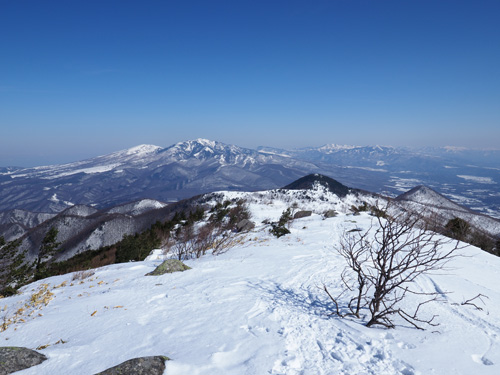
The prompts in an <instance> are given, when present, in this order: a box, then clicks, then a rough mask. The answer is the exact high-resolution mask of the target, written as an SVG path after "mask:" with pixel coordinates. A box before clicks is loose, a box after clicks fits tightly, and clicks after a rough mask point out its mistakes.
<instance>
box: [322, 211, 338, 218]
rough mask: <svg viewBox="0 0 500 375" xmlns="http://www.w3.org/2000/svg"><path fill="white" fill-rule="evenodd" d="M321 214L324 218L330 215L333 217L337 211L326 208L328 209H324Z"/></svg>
mask: <svg viewBox="0 0 500 375" xmlns="http://www.w3.org/2000/svg"><path fill="white" fill-rule="evenodd" d="M323 216H324V217H325V219H328V218H330V217H335V216H337V211H335V210H328V211H326V212H325V213H324V215H323Z"/></svg>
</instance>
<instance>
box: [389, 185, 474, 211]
mask: <svg viewBox="0 0 500 375" xmlns="http://www.w3.org/2000/svg"><path fill="white" fill-rule="evenodd" d="M396 200H398V201H411V202H415V203H419V204H423V205H427V206H433V207H442V208H447V209H453V210H458V211H467V210H466V209H465V208H464V207H462V206H460V205H458V204H456V203H454V202H452V201H450V200H449V199H448V198H446V197H445V196H443V195H441V194H439V193H438V192H437V191H434V190H432V189H431V188H429V187H427V186H424V185H419V186H416V187H414V188H413V189H411V190H409V191H407V192H406V193H403V194H401V195H400V196H398V197H397V198H396Z"/></svg>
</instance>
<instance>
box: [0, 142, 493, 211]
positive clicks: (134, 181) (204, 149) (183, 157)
mask: <svg viewBox="0 0 500 375" xmlns="http://www.w3.org/2000/svg"><path fill="white" fill-rule="evenodd" d="M499 171H500V151H473V150H465V149H456V148H434V149H422V150H408V149H402V148H393V147H381V146H374V147H371V146H370V147H357V146H338V145H325V146H322V147H318V148H304V149H297V150H283V149H275V148H269V147H259V148H258V149H256V150H252V149H248V148H242V147H238V146H234V145H227V144H223V143H220V142H216V141H209V140H206V139H196V140H192V141H186V142H180V143H177V144H174V145H172V146H170V147H167V148H161V147H159V146H153V145H141V146H137V147H133V148H131V149H128V150H123V151H119V152H115V153H112V154H109V155H104V156H100V157H96V158H92V159H88V160H84V161H79V162H75V163H69V164H63V165H53V166H45V167H35V168H13V167H9V168H7V167H5V168H1V169H0V212H1V211H5V210H11V209H24V210H29V211H33V212H46V213H58V212H61V211H63V210H64V209H66V208H68V207H70V206H72V205H75V204H83V205H89V206H94V207H95V208H98V209H102V208H106V207H111V206H115V205H118V204H121V203H126V202H130V201H135V200H141V199H155V200H159V201H164V202H172V201H177V200H180V199H184V198H188V197H191V196H194V195H197V194H201V193H206V192H210V191H217V190H239V191H255V190H265V189H273V188H277V187H281V186H284V185H287V184H289V183H291V182H292V181H294V180H296V179H298V178H300V177H302V176H304V175H306V174H309V173H321V174H325V175H328V176H332V177H334V178H335V179H337V180H338V181H340V182H341V183H343V184H345V185H348V186H355V187H357V188H360V189H365V190H368V191H373V192H376V193H382V194H386V195H389V196H397V195H399V194H400V193H401V192H404V191H407V190H409V189H411V188H413V187H414V186H416V185H426V186H429V187H431V188H433V189H435V190H437V191H439V192H440V193H441V194H443V195H445V196H446V197H448V198H452V199H453V200H455V201H457V202H458V203H460V204H463V205H465V206H467V207H469V208H472V209H475V210H478V211H480V212H483V213H485V214H488V215H491V216H495V217H499V218H500V193H498V184H499V183H500V173H499Z"/></svg>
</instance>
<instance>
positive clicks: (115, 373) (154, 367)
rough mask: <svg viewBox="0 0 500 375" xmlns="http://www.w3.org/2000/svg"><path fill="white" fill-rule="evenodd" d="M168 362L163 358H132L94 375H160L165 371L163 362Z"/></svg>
mask: <svg viewBox="0 0 500 375" xmlns="http://www.w3.org/2000/svg"><path fill="white" fill-rule="evenodd" d="M169 360H170V358H168V357H164V356H154V357H140V358H134V359H130V360H128V361H125V362H123V363H120V364H119V365H118V366H114V367H111V368H109V369H107V370H104V371H103V372H99V373H98V374H96V375H124V374H134V375H162V374H163V372H164V371H165V361H169Z"/></svg>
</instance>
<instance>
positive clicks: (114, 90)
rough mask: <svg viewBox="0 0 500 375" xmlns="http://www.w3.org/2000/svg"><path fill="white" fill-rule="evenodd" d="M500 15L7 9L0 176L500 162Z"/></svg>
mask: <svg viewBox="0 0 500 375" xmlns="http://www.w3.org/2000/svg"><path fill="white" fill-rule="evenodd" d="M499 16H500V2H499V1H497V0H491V1H483V0H476V1H472V0H471V1H460V0H454V1H444V0H439V1H436V0H434V1H426V0H397V1H385V0H380V1H374V0H370V1H356V0H342V1H337V0H332V1H294V0H289V1H273V0H267V1H256V0H253V1H244V0H242V1H235V0H231V1H217V0H211V1H189V0H186V1H167V0H165V1H147V0H145V1H107V0H99V1H97V0H95V1H94V0H85V1H77V0H73V1H71V0H65V1H54V0H47V1H39V0H37V1H25V0H16V1H6V0H5V1H3V0H0V128H1V135H0V166H6V165H23V166H32V165H41V164H49V163H60V162H69V161H75V160H79V159H81V158H86V157H91V156H96V155H100V154H105V153H108V152H112V151H116V150H120V149H124V148H128V147H132V146H135V145H138V144H142V143H148V144H156V145H159V146H169V145H171V144H173V143H176V142H178V141H182V140H187V139H194V138H199V137H203V138H209V139H213V140H219V141H222V142H225V143H233V144H237V145H239V146H244V147H256V146H259V145H266V146H275V147H285V148H292V147H304V146H319V145H323V144H325V143H339V144H356V145H368V144H371V145H373V144H382V145H394V146H400V145H403V146H423V145H429V146H440V145H456V146H468V147H496V148H498V147H500V145H499V144H498V143H499V140H500V22H499V21H498V18H499Z"/></svg>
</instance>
